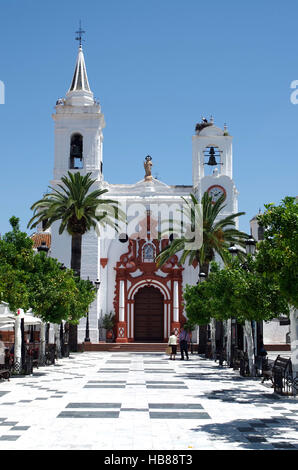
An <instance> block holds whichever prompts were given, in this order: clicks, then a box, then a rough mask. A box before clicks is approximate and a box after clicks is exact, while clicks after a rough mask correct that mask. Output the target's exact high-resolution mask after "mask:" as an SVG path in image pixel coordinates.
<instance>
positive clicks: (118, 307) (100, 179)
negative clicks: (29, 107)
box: [50, 45, 238, 343]
mask: <svg viewBox="0 0 298 470" xmlns="http://www.w3.org/2000/svg"><path fill="white" fill-rule="evenodd" d="M53 119H54V123H55V131H54V132H55V161H54V175H53V179H52V180H51V182H50V183H51V185H52V186H56V185H57V184H58V183H60V181H61V177H62V176H63V175H66V174H67V172H68V171H70V172H77V171H80V173H81V174H86V173H88V172H91V173H92V178H93V179H96V184H97V185H98V187H99V188H105V189H108V192H107V193H106V195H105V196H106V197H107V198H109V199H117V200H118V201H120V202H121V203H123V204H125V205H126V207H127V211H128V213H129V211H130V210H132V211H133V210H134V209H135V208H136V207H140V208H143V209H142V210H143V213H139V222H138V224H137V226H136V230H135V233H129V234H128V236H126V235H125V234H118V235H117V236H116V237H113V238H112V237H110V238H109V237H107V236H105V234H104V233H102V234H101V236H98V234H97V233H96V231H94V230H93V231H91V232H89V233H87V234H86V235H84V236H83V242H82V261H81V277H82V278H84V279H88V278H89V279H90V280H91V281H95V280H97V279H99V280H100V288H99V291H98V293H97V298H96V301H94V303H93V304H92V305H91V307H90V310H89V312H88V320H89V335H90V341H91V343H98V342H99V341H100V340H103V339H104V338H102V337H101V329H100V320H101V318H102V317H103V315H105V314H109V313H110V312H114V314H115V319H116V323H115V340H116V342H122V343H127V342H165V341H167V339H168V337H169V335H170V333H171V331H172V330H173V329H179V328H180V326H181V325H182V324H183V323H184V322H185V321H186V315H185V311H184V307H183V289H184V288H185V286H186V284H195V283H196V282H197V280H198V274H199V268H198V266H197V265H195V264H193V265H191V266H189V265H188V264H186V265H184V266H180V265H179V264H178V258H177V256H173V257H172V258H171V259H170V260H169V261H168V262H167V263H166V264H165V265H163V266H162V267H160V268H159V267H157V265H156V263H155V261H154V259H155V256H156V255H157V254H158V253H159V252H160V250H161V249H162V248H163V247H164V246H165V245H166V244H167V243H168V240H166V239H163V238H162V239H160V237H158V232H159V231H160V229H161V223H162V221H161V220H160V216H159V215H156V212H155V209H156V207H168V208H169V210H171V207H172V206H173V204H174V205H178V206H180V205H181V204H182V202H183V199H182V197H184V198H187V197H188V196H189V194H190V193H194V194H195V195H196V196H197V197H198V198H199V199H200V198H201V197H202V195H203V193H204V192H205V191H208V192H209V193H210V195H212V197H213V198H214V200H215V199H216V198H218V197H219V196H220V195H221V194H223V193H224V194H225V198H226V199H225V203H226V207H225V209H224V213H223V216H227V215H229V214H232V213H235V212H237V211H238V203H237V197H238V192H237V189H236V186H235V183H234V181H233V171H232V163H233V162H232V137H231V136H230V135H229V134H228V132H227V128H226V126H224V128H223V129H221V128H220V127H217V126H215V125H214V122H213V119H212V118H211V119H210V120H209V121H207V120H206V119H203V120H202V122H201V123H199V124H197V126H196V129H195V131H194V135H193V136H192V155H189V156H188V157H187V155H186V156H185V158H192V185H191V186H190V185H189V186H185V185H183V184H181V183H182V182H181V181H178V182H177V183H178V184H177V185H168V184H167V183H166V182H164V181H159V180H158V179H156V178H154V177H153V176H152V175H151V170H150V167H151V165H152V164H153V165H154V159H151V157H149V156H147V157H146V158H145V155H144V157H142V159H140V177H139V181H136V183H135V184H125V183H123V182H122V183H119V184H111V183H109V182H108V181H106V180H105V179H104V175H103V135H104V127H105V119H104V115H103V113H102V110H101V106H100V104H99V103H98V102H97V101H95V99H94V96H93V92H92V91H91V89H90V86H89V82H88V78H87V71H86V65H85V60H84V54H83V50H82V47H81V45H80V47H79V50H78V56H77V61H76V66H75V71H74V74H73V78H72V81H71V85H70V88H69V90H68V92H67V93H66V96H65V98H63V99H59V100H58V101H57V103H56V107H55V113H54V114H53ZM190 138H191V136H190ZM115 164H117V156H115ZM169 164H170V156H169ZM58 226H59V223H56V224H54V225H53V226H52V227H51V252H50V255H51V256H52V257H54V258H57V259H58V260H59V261H60V262H62V263H64V265H65V266H68V267H69V266H70V259H71V238H70V236H69V235H68V234H67V233H64V234H62V235H59V234H58ZM85 331H86V318H83V319H82V320H81V322H80V324H79V326H78V343H83V342H84V340H85ZM195 334H197V333H195ZM194 336H195V335H194ZM194 342H196V338H194Z"/></svg>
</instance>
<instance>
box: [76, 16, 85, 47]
mask: <svg viewBox="0 0 298 470" xmlns="http://www.w3.org/2000/svg"><path fill="white" fill-rule="evenodd" d="M85 32H86V31H84V30H83V29H82V25H81V20H80V27H79V29H78V31H76V34H77V36H76V41H80V46H81V45H82V35H83V34H85Z"/></svg>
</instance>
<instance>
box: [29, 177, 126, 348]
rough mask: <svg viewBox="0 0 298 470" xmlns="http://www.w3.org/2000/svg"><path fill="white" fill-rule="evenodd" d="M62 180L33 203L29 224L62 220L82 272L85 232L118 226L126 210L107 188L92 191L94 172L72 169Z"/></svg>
mask: <svg viewBox="0 0 298 470" xmlns="http://www.w3.org/2000/svg"><path fill="white" fill-rule="evenodd" d="M61 181H62V183H63V184H58V185H57V187H58V189H57V188H53V187H51V186H50V190H51V191H50V192H48V193H46V194H44V196H43V198H42V199H40V200H39V201H37V202H35V203H34V204H33V205H32V207H31V210H33V217H32V218H31V219H30V221H29V222H28V228H30V229H32V228H34V227H36V226H37V225H38V224H40V223H42V224H43V228H44V229H45V230H46V229H47V228H49V227H50V226H51V225H52V224H53V223H54V222H56V221H60V226H59V234H60V235H61V234H62V233H63V232H64V231H65V230H66V231H67V232H68V233H69V235H70V236H71V263H70V264H71V266H70V267H71V268H72V269H73V270H74V271H75V273H76V275H77V276H80V273H81V254H82V237H83V235H84V234H85V233H87V232H88V231H89V230H90V229H91V228H96V229H97V228H98V226H106V225H109V226H111V227H113V228H115V229H116V230H117V229H118V223H117V221H118V220H120V219H123V213H122V212H121V210H120V209H119V208H118V206H117V202H116V201H113V200H110V199H102V197H101V196H102V195H103V194H105V193H106V192H107V191H108V190H107V189H96V190H94V191H92V192H89V190H90V188H91V187H92V185H93V184H94V183H96V180H93V179H92V178H91V173H87V174H86V175H85V176H82V175H81V174H80V173H79V172H77V173H71V172H68V176H63V177H62V178H61ZM101 208H102V210H101ZM73 327H75V325H71V330H72V333H73V334H74V338H73V341H71V340H70V342H72V343H73V344H71V346H72V348H75V350H76V349H77V346H76V345H77V333H76V330H77V328H76V327H75V328H73ZM70 333H71V331H70ZM73 334H72V335H71V336H73Z"/></svg>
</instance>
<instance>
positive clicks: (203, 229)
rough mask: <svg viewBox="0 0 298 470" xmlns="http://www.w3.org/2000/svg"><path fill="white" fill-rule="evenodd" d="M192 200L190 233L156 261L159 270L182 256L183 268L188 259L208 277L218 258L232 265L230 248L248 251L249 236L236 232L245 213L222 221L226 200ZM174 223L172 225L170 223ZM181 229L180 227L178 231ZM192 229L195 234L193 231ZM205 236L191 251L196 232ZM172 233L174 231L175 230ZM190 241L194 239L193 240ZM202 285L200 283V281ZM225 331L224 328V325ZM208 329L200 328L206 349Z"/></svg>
mask: <svg viewBox="0 0 298 470" xmlns="http://www.w3.org/2000/svg"><path fill="white" fill-rule="evenodd" d="M190 198H191V200H190V201H189V200H186V199H185V198H182V199H183V200H184V202H185V204H186V206H184V210H185V212H186V215H187V218H188V225H189V227H188V230H186V231H185V234H184V235H183V236H181V237H180V238H176V239H174V240H173V241H172V242H171V243H170V244H169V245H168V246H166V247H165V248H164V249H163V250H162V251H161V252H160V253H159V254H158V256H157V257H156V262H157V265H158V266H161V265H163V264H165V263H166V262H167V261H168V260H169V259H170V258H171V257H172V256H173V255H175V254H177V253H181V255H180V259H179V264H184V263H185V262H186V260H187V259H188V261H189V264H190V265H191V264H192V263H193V262H195V261H196V262H198V263H199V267H200V270H199V273H204V274H205V276H206V277H207V276H208V272H209V266H210V263H211V261H213V260H214V259H215V255H216V254H218V255H219V257H220V258H221V260H222V261H223V262H224V263H225V264H227V263H228V262H229V261H230V254H229V251H228V248H229V247H230V246H231V245H238V246H240V247H243V248H244V247H245V240H247V239H248V238H249V235H248V234H246V233H244V232H241V231H239V230H237V229H236V223H235V219H236V218H237V217H239V216H241V215H243V214H245V212H237V213H236V214H231V215H228V216H226V217H222V218H221V217H220V215H221V212H222V211H223V209H224V208H225V205H224V199H225V196H224V195H223V196H221V197H220V198H219V199H218V200H217V201H216V202H215V203H213V202H212V198H211V197H210V196H209V194H208V193H207V192H205V193H204V194H203V197H202V201H201V205H200V203H199V201H198V199H197V198H196V197H195V196H194V195H193V194H191V195H190ZM170 222H171V221H170ZM186 228H187V227H186ZM179 229H180V230H181V227H178V230H179ZM189 229H191V231H189ZM196 230H197V231H198V232H199V233H200V234H201V244H200V245H199V246H200V247H196V246H195V245H194V246H193V247H191V248H189V242H190V241H192V240H193V237H194V235H193V234H194V233H195V231H196ZM170 231H172V232H173V231H174V227H172V229H171V230H170ZM189 237H190V238H189ZM238 256H239V258H240V259H241V258H242V259H243V258H244V257H245V254H244V253H243V254H242V253H241V251H240V252H239V255H238ZM198 281H199V280H198ZM221 330H222V325H221ZM211 338H212V353H213V354H215V320H212V322H211ZM205 342H206V326H205V328H204V327H202V326H201V327H200V343H201V344H202V345H203V348H204V347H205Z"/></svg>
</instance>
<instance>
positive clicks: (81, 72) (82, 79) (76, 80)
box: [68, 44, 91, 93]
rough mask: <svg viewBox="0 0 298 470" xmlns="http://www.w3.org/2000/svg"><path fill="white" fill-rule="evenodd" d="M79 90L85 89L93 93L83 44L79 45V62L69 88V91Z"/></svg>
mask: <svg viewBox="0 0 298 470" xmlns="http://www.w3.org/2000/svg"><path fill="white" fill-rule="evenodd" d="M78 90H79V91H81V90H83V91H87V92H89V93H91V90H90V86H89V82H88V77H87V70H86V65H85V58H84V54H83V48H82V45H81V44H80V46H79V52H78V57H77V63H76V67H75V71H74V74H73V79H72V82H71V85H70V88H69V90H68V93H69V92H70V91H78Z"/></svg>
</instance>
